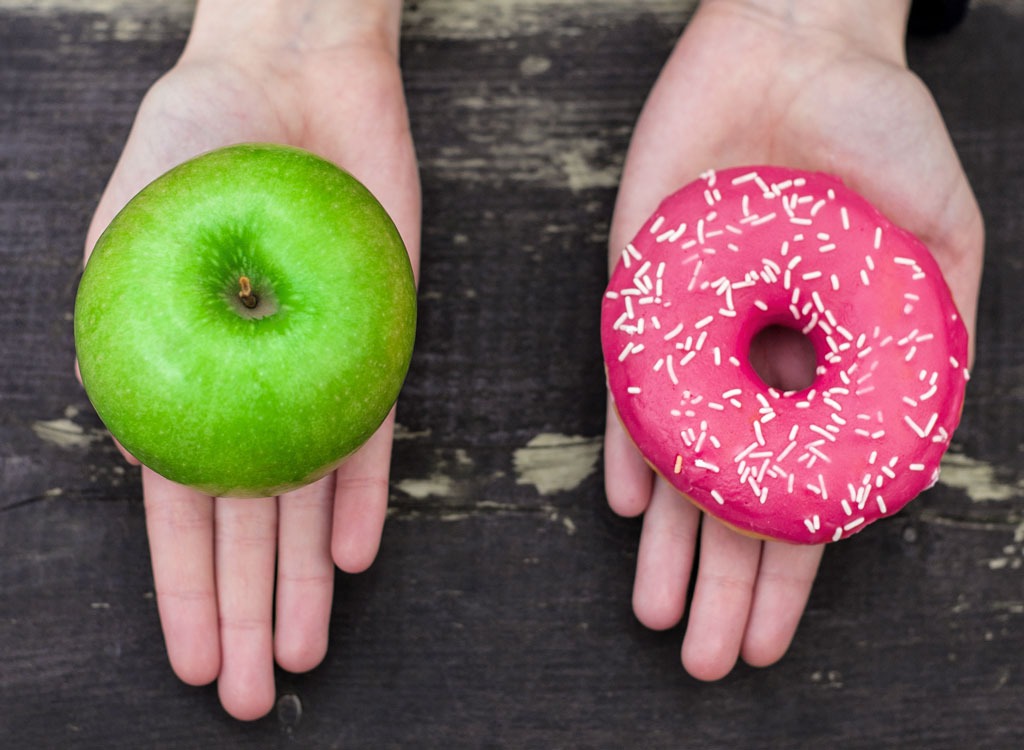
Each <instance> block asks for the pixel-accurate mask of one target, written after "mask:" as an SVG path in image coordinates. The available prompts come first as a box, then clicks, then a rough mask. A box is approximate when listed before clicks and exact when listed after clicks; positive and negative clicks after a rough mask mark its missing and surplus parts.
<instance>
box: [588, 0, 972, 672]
mask: <svg viewBox="0 0 1024 750" xmlns="http://www.w3.org/2000/svg"><path fill="white" fill-rule="evenodd" d="M893 5H894V6H896V5H898V4H896V3H894V4H893ZM847 12H848V14H851V15H854V16H855V15H856V14H857V11H856V10H853V9H847ZM904 21H905V18H904ZM858 31H859V27H858V26H857V24H855V23H851V24H850V25H849V26H848V27H844V26H839V27H830V26H828V25H827V24H811V25H801V24H798V23H795V22H794V21H793V18H792V17H789V18H787V17H784V16H782V15H776V14H773V13H772V12H770V11H766V10H764V4H763V3H756V2H755V3H747V2H743V1H742V0H731V1H730V0H719V1H706V2H705V3H704V4H703V5H702V6H701V8H700V9H699V10H698V12H697V13H696V15H695V16H694V18H693V19H692V21H691V22H690V24H689V26H688V27H687V29H686V31H685V33H684V34H683V36H682V38H681V39H680V41H679V42H678V44H677V45H676V48H675V49H674V51H673V52H672V55H671V56H670V58H669V60H668V61H667V63H666V65H665V67H664V69H663V70H662V72H661V75H660V77H659V79H658V81H657V83H656V84H655V86H654V88H653V89H652V91H651V93H650V96H649V98H648V101H647V103H646V104H645V106H644V109H643V112H642V113H641V116H640V119H639V121H638V123H637V126H636V130H635V132H634V134H633V139H632V142H631V144H630V149H629V153H628V156H627V159H626V164H625V168H624V172H623V177H622V184H621V188H620V191H619V197H618V200H617V203H616V207H615V214H614V217H613V221H612V229H611V237H610V253H611V255H610V257H611V259H612V260H613V261H614V260H615V259H617V258H618V256H619V253H620V250H621V248H622V247H624V246H625V244H626V242H628V241H629V240H630V239H631V238H632V236H633V235H634V234H635V233H636V231H637V230H638V229H639V228H640V226H641V224H642V223H643V222H644V220H645V219H646V218H647V216H648V215H649V214H650V212H651V211H653V210H654V208H655V207H656V206H657V205H658V203H659V202H660V201H661V199H662V198H663V197H664V196H666V195H668V194H670V193H672V192H674V191H675V190H677V189H678V188H679V187H681V186H682V185H684V184H685V183H687V182H690V181H692V180H694V179H696V178H697V176H698V175H699V174H700V173H701V172H703V171H704V170H706V169H709V168H714V169H723V168H726V167H730V166H739V165H757V164H777V165H783V166H791V167H797V168H803V169H809V170H819V171H826V172H829V173H832V174H835V175H837V176H839V177H841V178H842V179H843V180H844V181H845V182H846V183H847V184H848V185H849V186H850V187H852V188H853V189H854V190H856V191H857V192H859V193H861V194H862V195H864V196H865V197H867V198H868V199H869V200H870V201H872V202H873V203H875V205H877V206H878V207H879V208H880V209H881V210H882V212H883V213H885V214H887V215H888V216H889V218H890V219H892V220H893V221H894V222H895V223H897V224H899V225H902V226H903V227H905V228H906V229H909V230H910V231H912V232H914V233H915V234H917V235H918V236H919V237H920V238H921V240H922V241H923V242H924V243H925V244H926V245H927V246H928V247H929V248H930V249H931V251H932V252H933V254H934V255H935V257H936V260H937V261H938V263H939V266H940V267H941V269H942V271H943V273H944V275H945V278H946V280H947V282H948V283H949V285H950V288H951V289H952V291H953V296H954V298H955V300H956V303H957V305H958V307H959V309H960V311H961V314H962V316H963V318H964V321H965V323H966V324H967V327H968V331H969V332H970V333H971V339H972V342H973V332H974V323H975V310H976V306H977V296H978V286H979V281H980V273H981V262H982V250H983V244H984V237H983V224H982V219H981V214H980V212H979V210H978V206H977V204H976V202H975V200H974V196H973V194H972V192H971V189H970V186H969V184H968V182H967V179H966V177H965V175H964V173H963V170H962V168H961V165H960V163H959V161H958V159H957V156H956V152H955V150H954V149H953V146H952V143H951V142H950V138H949V135H948V133H947V131H946V129H945V126H944V125H943V122H942V118H941V115H940V113H939V111H938V109H937V107H936V105H935V103H934V101H933V100H932V97H931V95H930V94H929V92H928V91H927V89H926V87H925V86H924V85H923V84H922V83H921V81H920V80H919V79H918V78H917V77H916V76H914V74H913V73H911V72H910V71H909V70H908V69H907V67H906V62H905V59H904V53H903V29H902V26H900V28H898V29H891V28H890V29H884V30H882V31H881V32H880V33H878V34H877V35H858V33H857V32H858ZM797 343H798V342H796V341H795V340H794V339H792V338H790V337H785V336H781V337H779V338H777V339H776V340H774V342H773V341H771V340H770V339H769V340H768V345H767V347H766V348H765V349H764V350H761V351H754V352H752V353H751V356H752V357H757V358H759V359H761V360H762V365H763V369H762V367H759V368H758V369H759V371H760V372H762V374H765V373H768V375H767V376H766V377H769V378H772V379H775V380H776V381H777V382H778V384H780V385H782V386H783V387H785V385H786V383H787V381H788V382H793V381H794V380H799V379H800V378H801V377H803V373H802V372H801V371H802V369H803V367H804V364H803V363H802V362H801V361H800V351H801V349H800V348H799V347H798V346H796V344H797ZM972 352H973V345H972ZM605 466H606V486H607V493H608V499H609V503H610V504H611V506H612V508H613V509H614V510H615V511H616V512H618V513H620V514H622V515H626V516H633V515H637V514H640V513H644V514H645V516H644V523H643V530H642V533H641V540H640V549H639V553H638V560H637V573H636V582H635V587H634V594H633V606H634V611H635V612H636V614H637V616H638V618H639V619H640V620H641V622H643V623H644V624H646V625H648V626H649V627H652V628H658V629H660V628H668V627H672V626H674V625H675V624H677V623H678V622H679V621H680V619H681V618H682V615H683V613H684V610H685V607H686V592H687V585H688V582H689V579H690V575H691V572H692V570H693V566H694V556H695V554H696V549H697V539H698V536H699V537H700V552H699V557H700V559H699V561H698V562H697V582H696V586H695V588H694V591H693V597H692V602H691V605H690V615H689V621H688V625H687V630H686V634H685V636H684V642H683V650H682V660H683V664H684V666H685V667H686V669H687V670H688V671H689V672H690V673H691V674H693V675H694V676H696V677H698V678H701V679H716V678H719V677H721V676H723V675H725V674H726V673H728V672H729V671H730V670H731V668H732V666H733V665H734V664H735V662H736V660H737V658H739V657H740V656H742V658H744V659H745V660H746V661H747V662H749V663H751V664H754V665H766V664H769V663H772V662H774V661H776V660H777V659H779V658H780V657H781V656H782V655H783V654H784V653H785V651H786V649H787V648H788V646H789V643H790V641H791V639H792V636H793V634H794V632H795V630H796V626H797V623H798V621H799V618H800V615H801V613H802V611H803V608H804V606H805V604H806V600H807V596H808V594H809V592H810V588H811V584H812V582H813V579H814V575H815V573H816V571H817V566H818V563H819V560H820V557H821V553H822V549H821V548H820V547H797V546H791V545H786V544H782V543H777V542H761V541H758V540H755V539H752V538H748V537H745V536H741V535H740V534H737V533H735V532H733V531H731V530H729V529H727V528H726V527H725V526H723V525H722V524H721V523H719V522H717V521H716V520H714V519H713V518H711V517H708V516H704V517H703V518H702V517H701V513H700V512H699V511H698V510H697V509H696V507H695V506H693V505H692V504H690V503H688V502H686V501H685V500H683V499H682V498H680V497H679V495H678V494H677V493H676V492H675V491H674V490H673V489H672V487H671V486H670V485H669V484H668V483H667V482H665V481H664V480H663V479H661V478H656V477H655V475H654V474H653V472H652V471H651V470H650V468H649V467H648V466H647V465H646V464H645V463H644V461H643V459H642V458H641V456H640V454H639V453H638V452H637V451H636V449H635V448H634V446H633V445H632V443H631V442H630V440H629V438H628V436H627V435H626V433H625V431H624V429H623V428H622V426H621V424H620V423H619V421H618V419H617V418H616V416H615V412H614V408H613V407H612V406H611V404H610V402H609V409H608V421H607V430H606V440H605Z"/></svg>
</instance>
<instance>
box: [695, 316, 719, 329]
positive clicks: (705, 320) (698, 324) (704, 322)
mask: <svg viewBox="0 0 1024 750" xmlns="http://www.w3.org/2000/svg"><path fill="white" fill-rule="evenodd" d="M714 319H715V316H714V315H708V316H707V317H706V318H701V319H700V320H698V321H697V322H696V324H694V326H693V327H694V328H696V329H697V330H700V329H701V328H703V327H704V326H706V325H707V324H708V323H710V322H711V321H713V320H714Z"/></svg>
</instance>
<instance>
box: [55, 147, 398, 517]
mask: <svg viewBox="0 0 1024 750" xmlns="http://www.w3.org/2000/svg"><path fill="white" fill-rule="evenodd" d="M415 328H416V290H415V285H414V281H413V274H412V268H411V266H410V263H409V257H408V255H407V253H406V250H405V246H404V244H403V243H402V239H401V237H400V236H399V234H398V230H397V229H396V228H395V225H394V224H393V223H392V221H391V219H390V217H389V216H388V214H387V213H386V212H385V211H384V209H383V208H382V207H381V205H380V203H378V202H377V200H376V199H375V198H374V196H373V195H372V194H371V193H370V192H369V191H368V190H367V189H366V188H365V187H363V185H361V184H360V183H359V182H358V181H357V180H356V179H355V178H354V177H352V175H350V174H348V173H347V172H345V171H343V170H341V169H339V168H338V167H336V166H335V165H333V164H331V163H330V162H327V161H325V160H323V159H321V158H319V157H317V156H314V155H313V154H310V153H308V152H306V151H302V150H300V149H295V148H290V147H285V146H278V145H269V144H242V145H237V146H230V147H227V148H223V149H219V150H216V151H212V152H210V153H207V154H204V155H202V156H199V157H197V158H195V159H192V160H191V161H188V162H185V163H184V164H181V165H179V166H177V167H175V168H174V169H172V170H170V171H169V172H167V173H166V174H164V175H163V176H161V177H159V178H158V179H156V180H155V181H154V182H152V183H151V184H149V185H148V186H147V187H145V188H144V189H143V190H142V191H141V192H140V193H139V194H138V195H137V196H135V198H133V199H132V201H131V202H130V203H128V205H126V206H125V207H124V209H123V210H122V211H121V212H120V213H119V214H118V215H117V216H116V217H115V218H114V220H113V221H112V222H111V223H110V226H109V227H108V228H107V229H106V231H105V232H104V233H103V234H102V236H101V237H100V238H99V240H98V241H97V243H96V247H95V249H94V251H93V253H92V256H91V257H90V259H89V262H88V264H87V265H86V268H85V271H84V273H83V275H82V280H81V284H80V286H79V289H78V296H77V299H76V302H75V345H76V348H77V352H78V360H79V366H80V369H81V375H82V382H83V384H84V386H85V389H86V392H87V394H88V396H89V399H90V400H91V401H92V403H93V406H94V407H95V408H96V412H97V414H98V415H99V417H100V419H102V420H103V422H104V424H105V425H106V426H107V428H108V429H109V430H110V432H111V434H113V436H114V437H115V438H117V439H118V440H119V441H120V442H121V444H122V445H123V446H124V447H125V448H126V449H127V450H128V451H129V452H130V453H131V454H132V455H133V456H135V457H136V458H138V459H139V460H140V461H141V462H142V463H144V464H145V465H147V466H149V467H150V468H152V469H153V470H154V471H156V472H157V473H159V474H162V475H163V476H165V477H167V478H168V479H171V480H173V481H175V482H179V483H181V484H185V485H189V486H191V487H195V488H196V489H199V490H201V491H203V492H205V493H208V494H211V495H228V496H234V497H261V496H270V495H276V494H279V493H281V492H285V491H287V490H289V489H293V488H296V487H299V486H301V485H303V484H306V483H308V482H311V481H313V480H315V479H317V478H319V477H321V476H324V475H325V474H327V473H328V472H329V471H331V470H332V469H334V468H335V467H336V466H337V465H338V464H339V463H341V461H342V460H343V459H344V458H345V457H346V456H348V455H349V454H351V453H352V452H353V451H355V450H356V449H357V448H358V447H359V446H360V445H362V444H363V443H364V442H365V441H366V440H367V439H368V438H369V437H370V435H372V434H373V433H374V431H375V430H376V429H377V427H379V426H380V424H381V422H382V421H383V420H384V418H385V417H386V416H387V414H388V412H389V411H390V409H391V407H392V406H393V404H394V403H395V400H396V399H397V397H398V392H399V390H400V389H401V386H402V382H403V380H404V379H405V375H406V371H407V370H408V366H409V360H410V358H411V356H412V346H413V339H414V337H415Z"/></svg>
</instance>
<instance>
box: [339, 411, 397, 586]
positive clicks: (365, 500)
mask: <svg viewBox="0 0 1024 750" xmlns="http://www.w3.org/2000/svg"><path fill="white" fill-rule="evenodd" d="M394 432H395V410H394V409H392V410H391V414H389V415H388V418H387V419H385V420H384V424H382V425H381V426H380V428H379V429H378V430H377V432H375V433H374V434H373V436H372V437H371V438H370V439H369V440H368V441H367V442H366V444H365V445H364V446H363V447H362V448H360V449H359V450H358V451H356V452H355V453H354V454H352V456H351V457H349V458H348V459H347V460H346V461H345V463H343V464H342V465H341V467H340V468H339V469H338V470H337V472H335V489H334V522H333V530H332V532H331V555H332V556H333V557H334V562H335V563H336V564H337V566H338V567H339V568H341V569H342V570H344V571H345V572H347V573H361V572H362V571H364V570H366V569H367V568H368V567H370V565H371V564H372V563H373V561H374V558H376V557H377V551H378V550H379V549H380V538H381V535H382V534H383V531H384V519H385V517H386V516H387V511H388V474H389V472H390V470H391V441H392V438H393V436H394Z"/></svg>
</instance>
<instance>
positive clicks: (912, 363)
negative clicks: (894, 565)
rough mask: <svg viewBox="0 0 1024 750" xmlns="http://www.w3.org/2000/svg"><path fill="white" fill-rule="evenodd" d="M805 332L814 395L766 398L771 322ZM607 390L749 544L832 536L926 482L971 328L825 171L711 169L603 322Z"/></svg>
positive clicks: (896, 231)
mask: <svg viewBox="0 0 1024 750" xmlns="http://www.w3.org/2000/svg"><path fill="white" fill-rule="evenodd" d="M773 325H781V326H786V327H789V328H792V329H796V330H798V331H801V332H802V333H803V334H804V335H805V336H806V337H807V338H808V339H809V341H810V343H811V344H812V345H813V348H814V351H815V355H816V359H817V369H816V375H815V378H814V382H813V383H811V385H810V386H809V387H808V388H805V389H803V390H800V391H785V392H783V391H780V390H778V389H776V388H772V387H769V386H768V385H766V384H765V382H764V381H763V380H762V379H761V378H760V377H759V376H758V374H757V372H755V370H754V368H753V366H752V365H751V364H750V359H749V353H750V346H751V341H752V340H753V339H754V336H755V335H756V334H758V333H759V332H760V331H762V330H763V329H765V328H766V327H769V326H773ZM601 344H602V349H603V351H604V359H605V363H606V369H607V376H608V387H609V390H610V392H611V395H612V399H613V401H614V403H615V407H616V410H617V411H618V414H619V418H620V419H621V421H622V423H623V425H624V426H625V428H626V430H627V432H628V433H629V435H630V437H631V438H632V440H633V441H634V442H635V443H636V445H637V447H638V448H639V449H640V452H641V453H642V454H643V456H644V458H645V459H646V460H647V462H648V463H649V464H650V465H651V466H652V467H653V468H654V469H655V470H656V471H657V472H658V473H659V474H661V475H662V476H663V477H665V478H666V479H667V480H668V481H669V482H671V483H672V485H673V486H675V487H676V489H678V490H679V491H680V492H682V493H684V494H685V495H686V496H688V497H689V498H690V499H691V500H693V501H694V502H695V503H696V504H697V505H698V506H700V507H701V508H702V509H703V510H705V511H706V512H708V513H710V514H712V515H714V516H715V517H717V518H719V519H721V520H722V521H723V522H725V523H727V524H729V525H730V526H732V527H734V528H735V529H737V530H739V531H742V532H745V533H749V534H752V535H755V536H758V537H762V538H769V539H778V540H783V541H787V542H794V543H802V544H817V543H820V542H829V541H838V540H839V539H841V538H843V537H846V536H849V535H851V534H853V533H856V532H858V531H860V530H862V529H863V528H864V527H865V526H867V525H868V524H869V523H871V522H873V521H875V520H877V519H879V518H882V517H884V516H888V515H892V514H893V513H895V512H896V511H898V510H900V508H902V507H903V506H904V505H906V504H907V503H908V502H909V501H910V500H911V499H913V498H914V497H915V496H917V495H918V494H919V493H920V492H922V491H923V490H925V489H927V488H928V487H930V486H932V485H933V484H934V483H935V482H936V480H937V479H938V474H939V462H940V460H941V458H942V455H943V453H944V452H945V451H946V448H947V447H948V446H949V441H950V438H951V436H952V434H953V430H954V429H955V428H956V426H957V423H958V422H959V419H960V412H961V408H962V406H963V400H964V391H965V388H966V381H967V379H968V371H967V367H966V364H967V331H966V328H965V327H964V324H963V322H962V321H961V319H960V316H959V315H958V313H957V310H956V306H955V304H954V303H953V300H952V297H951V296H950V292H949V288H948V287H947V286H946V283H945V281H944V280H943V278H942V274H941V272H940V271H939V268H938V266H937V265H936V263H935V261H934V259H933V258H932V256H931V253H930V252H929V251H928V249H927V248H926V247H925V246H924V245H923V244H922V243H921V242H920V241H919V240H917V238H915V237H914V236H913V235H911V234H910V233H908V232H906V231H904V230H902V229H900V228H899V227H897V226H895V225H893V224H892V223H891V222H890V221H888V220H887V219H886V218H885V217H884V216H882V215H881V214H880V213H879V212H878V211H877V210H876V209H875V208H874V207H872V206H871V204H869V203H868V202H867V201H866V200H864V199H863V198H862V197H860V196H859V195H857V194H856V193H854V192H853V191H851V190H850V189H848V188H846V187H845V186H844V185H843V184H842V183H841V182H840V181H839V180H837V179H835V178H834V177H831V176H828V175H824V174H816V173H809V172H802V171H798V170H794V169H784V168H779V167H747V168H734V169H727V170H722V171H719V172H717V173H716V172H707V173H705V174H704V175H702V176H701V178H700V179H699V180H697V181H696V182H693V183H691V184H689V185H687V186H686V187H684V188H682V189H681V190H680V191H679V192H677V193H675V194H673V195H671V196H669V197H668V198H666V199H665V200H664V201H663V202H662V204H661V205H660V206H659V207H658V210H657V211H656V212H655V213H654V215H653V216H652V217H651V218H650V219H649V220H648V221H647V223H646V224H645V225H644V226H643V228H642V229H641V230H640V232H639V234H637V236H636V238H635V239H634V240H633V241H632V242H631V243H629V244H628V245H627V246H626V248H625V250H624V251H623V252H622V256H621V258H620V260H619V261H618V263H617V265H616V267H615V269H614V271H613V272H612V276H611V280H610V282H609V285H608V289H607V291H606V293H605V296H604V300H603V304H602V309H601Z"/></svg>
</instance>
